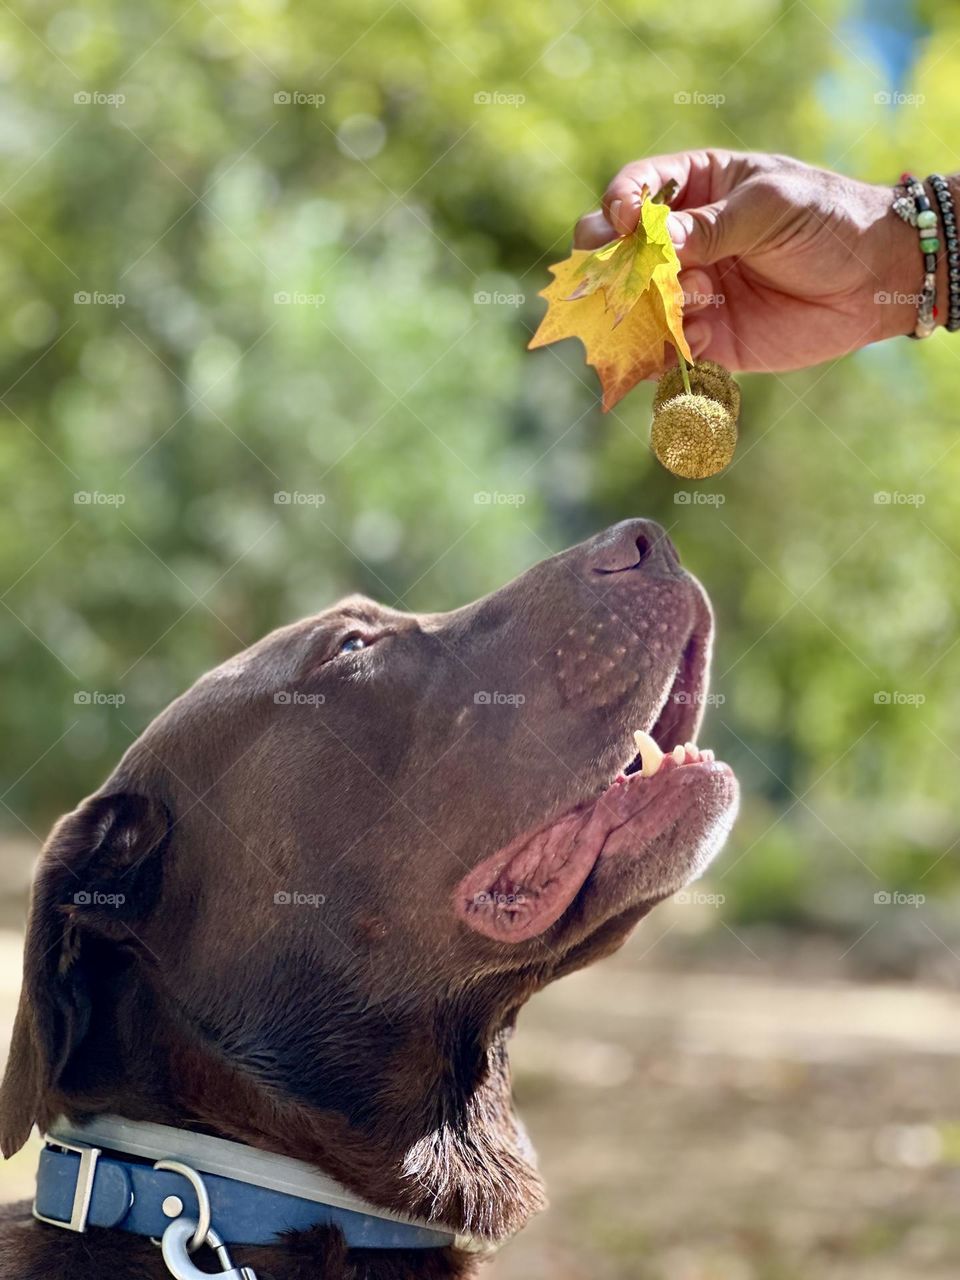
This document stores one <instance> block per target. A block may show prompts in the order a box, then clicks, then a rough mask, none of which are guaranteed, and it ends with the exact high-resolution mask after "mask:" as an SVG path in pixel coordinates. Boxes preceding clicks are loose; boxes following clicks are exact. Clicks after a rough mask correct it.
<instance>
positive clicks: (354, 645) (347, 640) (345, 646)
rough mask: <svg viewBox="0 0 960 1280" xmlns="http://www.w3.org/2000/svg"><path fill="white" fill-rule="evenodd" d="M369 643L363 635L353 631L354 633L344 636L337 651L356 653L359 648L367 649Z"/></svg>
mask: <svg viewBox="0 0 960 1280" xmlns="http://www.w3.org/2000/svg"><path fill="white" fill-rule="evenodd" d="M368 643H369V642H368V641H367V640H365V639H364V638H363V636H361V635H359V634H358V633H357V632H353V634H352V635H349V636H344V638H343V639H342V640H341V641H340V648H339V649H338V650H337V653H356V651H357V650H358V649H365V648H366V647H367V644H368Z"/></svg>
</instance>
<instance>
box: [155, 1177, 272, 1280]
mask: <svg viewBox="0 0 960 1280" xmlns="http://www.w3.org/2000/svg"><path fill="white" fill-rule="evenodd" d="M153 1167H154V1168H155V1169H168V1170H169V1171H170V1172H171V1173H179V1174H182V1175H183V1177H184V1178H186V1179H187V1181H188V1182H189V1183H190V1185H191V1186H192V1187H193V1189H194V1191H195V1192H196V1193H197V1204H198V1206H199V1209H200V1218H199V1221H197V1222H194V1221H193V1219H192V1218H184V1217H183V1216H180V1217H176V1218H174V1220H173V1221H172V1222H171V1223H170V1225H169V1227H167V1229H166V1231H164V1233H163V1238H162V1239H161V1241H160V1252H161V1254H162V1255H163V1260H164V1262H165V1263H166V1264H167V1270H168V1271H169V1272H170V1274H171V1275H172V1276H173V1277H174V1280H210V1277H211V1275H212V1276H213V1277H214V1278H215V1280H257V1276H256V1272H254V1271H253V1270H252V1269H251V1268H250V1267H235V1266H234V1265H233V1261H232V1259H231V1257H230V1254H229V1252H228V1251H227V1246H226V1245H225V1244H224V1243H223V1241H222V1240H221V1239H220V1237H219V1236H218V1235H217V1233H216V1231H214V1229H213V1227H212V1226H211V1225H210V1197H209V1196H208V1195H207V1188H206V1187H205V1186H204V1184H203V1179H202V1178H201V1177H200V1175H199V1173H197V1171H196V1169H191V1168H190V1166H189V1165H186V1164H181V1163H180V1162H179V1161H178V1160H158V1161H157V1163H156V1164H155V1165H154V1166H153ZM164 1208H166V1205H165V1206H164ZM204 1244H205V1245H209V1247H210V1248H211V1249H212V1250H213V1252H214V1253H215V1254H216V1255H217V1261H218V1262H219V1263H220V1268H221V1269H220V1270H219V1271H215V1272H210V1271H201V1270H200V1268H199V1267H195V1266H194V1265H193V1263H192V1262H191V1260H190V1255H191V1253H196V1251H197V1249H199V1248H200V1246H201V1245H204Z"/></svg>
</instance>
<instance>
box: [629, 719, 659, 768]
mask: <svg viewBox="0 0 960 1280" xmlns="http://www.w3.org/2000/svg"><path fill="white" fill-rule="evenodd" d="M633 741H634V742H635V743H636V747H637V754H638V755H639V756H640V776H641V777H642V778H652V777H653V775H654V774H655V773H656V772H657V770H658V769H659V768H660V766H661V765H662V764H663V752H662V751H661V750H660V748H659V747H658V746H657V744H656V743H655V742H654V740H653V738H651V737H650V734H649V733H644V732H643V730H642V729H637V730H636V731H635V732H634V735H633Z"/></svg>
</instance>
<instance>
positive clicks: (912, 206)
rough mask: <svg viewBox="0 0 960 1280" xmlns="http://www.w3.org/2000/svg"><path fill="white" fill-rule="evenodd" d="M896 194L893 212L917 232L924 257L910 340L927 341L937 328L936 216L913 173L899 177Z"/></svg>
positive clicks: (938, 247)
mask: <svg viewBox="0 0 960 1280" xmlns="http://www.w3.org/2000/svg"><path fill="white" fill-rule="evenodd" d="M897 192H898V194H897V196H896V198H895V199H894V202H893V211H894V213H895V214H897V216H898V217H901V218H902V219H903V220H904V222H908V223H909V224H910V225H911V226H913V227H916V228H917V230H918V231H919V233H920V252H921V253H922V254H923V287H922V288H921V290H920V304H919V306H918V307H917V325H916V328H915V329H914V331H913V333H912V334H910V337H911V338H929V337H930V335H931V333H933V331H934V329H935V328H936V327H937V321H936V301H937V253H938V252H939V249H940V241H939V239H938V237H937V234H936V232H937V215H936V213H935V211H934V210H933V209H932V208H931V205H930V201H929V200H928V199H927V193H926V192H925V191H924V189H923V184H922V183H920V182H919V181H918V180H917V179H916V178H915V177H914V176H913V174H912V173H902V174H901V175H900V183H899V186H898V187H897ZM901 193H902V194H901Z"/></svg>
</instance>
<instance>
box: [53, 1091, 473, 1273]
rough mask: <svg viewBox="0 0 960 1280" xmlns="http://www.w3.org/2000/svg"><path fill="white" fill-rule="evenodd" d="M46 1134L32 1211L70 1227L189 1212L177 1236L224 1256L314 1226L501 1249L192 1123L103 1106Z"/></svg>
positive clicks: (381, 1244) (362, 1241)
mask: <svg viewBox="0 0 960 1280" xmlns="http://www.w3.org/2000/svg"><path fill="white" fill-rule="evenodd" d="M45 1142H46V1145H45V1147H44V1149H43V1151H42V1152H41V1154H40V1164H39V1169H38V1172H37V1191H36V1198H35V1201H34V1206H33V1213H34V1217H35V1218H37V1219H38V1220H39V1221H40V1222H46V1223H49V1224H51V1225H53V1226H58V1227H62V1228H66V1229H68V1230H71V1231H79V1232H82V1231H85V1230H86V1229H87V1227H88V1226H93V1227H104V1228H114V1229H116V1230H118V1231H127V1232H130V1233H131V1234H133V1235H139V1236H149V1237H152V1238H154V1239H157V1240H159V1239H161V1238H162V1237H165V1233H168V1232H169V1231H170V1228H171V1225H172V1224H173V1223H174V1222H177V1226H178V1228H186V1226H187V1223H188V1222H189V1225H190V1230H189V1231H186V1232H184V1231H177V1232H174V1233H173V1235H176V1236H178V1237H183V1238H186V1236H191V1237H192V1238H193V1242H192V1243H191V1244H190V1246H189V1248H190V1250H191V1251H192V1250H193V1248H194V1247H197V1246H198V1245H199V1244H200V1243H202V1242H203V1241H204V1240H206V1242H207V1243H209V1244H211V1245H212V1246H213V1247H214V1248H215V1249H216V1248H220V1249H221V1250H222V1258H221V1260H228V1255H227V1254H226V1246H228V1245H238V1244H246V1245H255V1244H273V1243H276V1240H277V1236H278V1235H279V1234H280V1233H281V1232H284V1231H304V1230H307V1229H309V1228H310V1227H315V1226H331V1227H336V1228H338V1229H339V1230H340V1231H341V1232H342V1233H343V1237H344V1239H345V1241H346V1244H347V1245H348V1247H349V1248H351V1249H439V1248H444V1247H447V1246H451V1245H456V1246H457V1247H458V1248H461V1249H468V1250H474V1251H478V1250H489V1249H491V1248H493V1247H495V1246H494V1245H493V1242H491V1241H480V1240H477V1239H475V1238H473V1237H468V1236H458V1235H457V1234H456V1233H455V1232H453V1231H451V1230H450V1229H449V1228H447V1227H442V1226H438V1225H435V1224H431V1223H429V1222H423V1221H420V1220H418V1219H414V1218H407V1217H404V1216H403V1215H401V1214H395V1213H391V1212H390V1211H389V1210H386V1209H381V1208H379V1207H377V1206H374V1205H371V1204H368V1203H367V1202H366V1201H364V1200H362V1199H361V1198H360V1197H359V1196H355V1195H354V1194H353V1192H351V1191H349V1190H348V1189H347V1188H346V1187H344V1186H342V1185H341V1184H340V1183H337V1182H335V1181H333V1179H331V1178H327V1177H326V1176H325V1175H324V1174H321V1173H318V1172H317V1171H316V1170H314V1169H311V1168H310V1167H309V1166H308V1165H306V1164H304V1163H303V1162H302V1161H299V1160H292V1159H290V1158H289V1157H286V1156H277V1155H273V1154H271V1153H269V1152H263V1151H257V1150H255V1149H254V1148H252V1147H246V1146H243V1145H242V1144H240V1143H235V1142H228V1141H225V1140H224V1139H222V1138H212V1137H209V1136H207V1135H206V1134H198V1133H192V1132H190V1131H189V1130H184V1129H174V1128H170V1127H168V1126H166V1125H154V1124H146V1123H140V1122H133V1121H128V1120H123V1119H122V1118H120V1117H117V1116H99V1117H97V1118H96V1119H95V1120H93V1121H90V1122H89V1123H88V1124H85V1125H75V1124H72V1123H70V1122H68V1121H66V1120H60V1121H58V1122H57V1123H56V1124H55V1125H54V1126H53V1127H52V1129H51V1132H50V1133H49V1134H48V1135H46V1138H45ZM157 1164H159V1165H162V1166H164V1167H160V1168H157V1167H155V1166H156V1165H157ZM177 1220H181V1221H177ZM194 1233H196V1234H194ZM167 1243H168V1241H167V1240H166V1239H165V1240H164V1246H166V1244H167ZM164 1257H165V1258H166V1257H167V1253H166V1247H165V1249H164ZM169 1265H170V1262H169V1260H168V1266H169ZM171 1270H173V1268H171ZM173 1273H174V1274H177V1272H176V1271H175V1270H174V1272H173ZM185 1274H186V1273H185ZM229 1274H231V1275H232V1274H233V1272H230V1273H229ZM236 1274H237V1275H238V1276H240V1275H241V1274H242V1272H241V1271H238V1272H236ZM250 1276H251V1280H255V1278H253V1277H252V1273H250Z"/></svg>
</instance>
